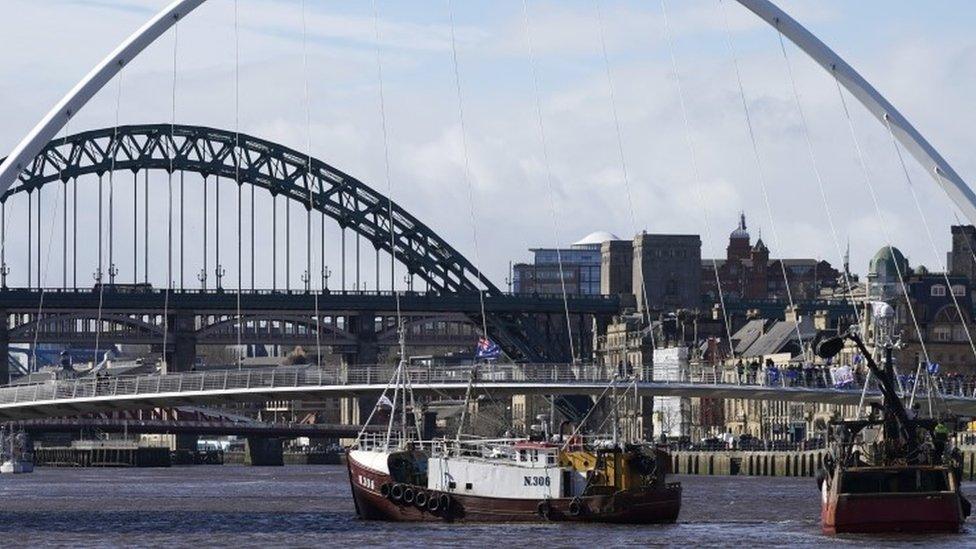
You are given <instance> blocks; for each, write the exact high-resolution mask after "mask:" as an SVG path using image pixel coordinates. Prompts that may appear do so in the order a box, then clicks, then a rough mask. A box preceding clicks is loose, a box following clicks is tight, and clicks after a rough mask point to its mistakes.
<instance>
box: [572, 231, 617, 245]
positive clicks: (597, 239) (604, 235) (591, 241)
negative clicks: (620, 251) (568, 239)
mask: <svg viewBox="0 0 976 549" xmlns="http://www.w3.org/2000/svg"><path fill="white" fill-rule="evenodd" d="M608 240H620V237H619V236H617V235H615V234H613V233H608V232H607V231H596V232H592V233H590V234H588V235H586V236H584V237H583V238H582V239H580V240H577V241H576V242H573V246H594V245H600V244H603V243H604V242H606V241H608Z"/></svg>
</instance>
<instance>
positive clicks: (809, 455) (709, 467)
mask: <svg viewBox="0 0 976 549" xmlns="http://www.w3.org/2000/svg"><path fill="white" fill-rule="evenodd" d="M961 451H962V454H963V478H964V479H966V480H976V446H965V447H962V448H961ZM826 455H827V450H824V449H821V450H805V451H785V452H767V451H756V452H745V451H723V450H719V451H678V452H672V453H671V470H672V472H673V473H674V474H681V475H713V476H753V477H813V476H815V475H816V474H817V470H819V469H820V468H821V467H822V466H823V460H824V457H825V456H826Z"/></svg>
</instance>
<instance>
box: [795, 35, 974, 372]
mask: <svg viewBox="0 0 976 549" xmlns="http://www.w3.org/2000/svg"><path fill="white" fill-rule="evenodd" d="M776 34H777V35H778V36H779V47H780V51H782V52H783V62H784V64H785V65H786V73H787V75H788V76H789V79H790V86H791V89H792V90H793V99H794V102H795V103H796V111H797V113H798V114H799V116H800V124H801V125H802V126H803V136H804V138H805V139H806V143H807V151H808V152H809V153H810V163H811V165H812V166H813V173H814V176H815V177H816V180H817V187H818V188H819V189H820V198H821V200H822V201H823V206H824V213H825V214H826V216H827V224H828V225H829V226H830V236H831V238H832V239H833V241H834V248H835V249H836V251H837V257H839V258H841V262H842V263H843V259H844V254H843V253H842V252H841V249H840V238H839V237H838V236H837V225H836V224H835V223H834V216H833V214H832V213H831V211H830V203H829V202H828V200H827V191H826V188H825V186H824V181H823V174H822V173H821V171H820V164H819V162H818V161H817V153H816V149H815V148H814V146H813V138H812V137H811V132H810V125H809V124H808V123H807V117H806V113H805V112H804V111H803V104H802V102H801V101H800V91H799V88H798V87H797V85H796V77H795V76H794V74H793V65H792V63H790V56H789V54H788V53H787V51H786V42H785V41H784V40H783V32H782V31H780V30H779V28H777V29H776ZM844 284H845V285H846V286H847V296H848V298H849V299H850V300H851V305H854V304H855V301H854V286H853V284H852V283H851V279H850V277H849V276H848V273H847V269H844ZM854 315H855V316H856V317H857V323H858V325H860V324H861V313H860V310H859V309H858V307H857V306H856V305H854ZM974 352H976V351H974ZM865 385H867V383H865Z"/></svg>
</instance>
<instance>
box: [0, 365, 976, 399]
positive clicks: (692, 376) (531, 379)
mask: <svg viewBox="0 0 976 549" xmlns="http://www.w3.org/2000/svg"><path fill="white" fill-rule="evenodd" d="M394 371H395V367H394V366H392V365H389V364H386V365H371V366H365V365H364V366H333V367H324V368H318V367H314V366H287V367H277V368H263V369H243V370H238V369H226V370H208V371H199V372H181V373H173V374H165V375H161V374H143V375H135V376H104V377H80V378H74V379H62V380H51V381H45V382H37V383H31V384H24V385H10V386H6V387H0V404H14V403H23V402H38V401H52V400H53V401H57V400H70V399H81V398H101V397H105V398H115V397H124V396H137V395H149V394H156V395H160V394H174V393H199V392H220V391H228V390H230V391H245V392H247V391H254V392H260V391H264V390H267V389H287V388H302V387H322V386H385V385H387V384H388V383H389V382H390V380H391V379H392V378H393V375H394ZM407 374H408V375H407V380H408V381H409V383H410V384H411V385H413V386H431V385H433V386H436V385H454V386H455V387H458V386H465V385H467V384H468V383H469V381H471V380H472V376H473V379H474V380H476V381H477V383H478V385H479V386H485V385H491V384H493V383H499V384H501V383H509V384H510V383H524V384H540V385H547V384H554V385H567V384H573V383H579V384H607V383H610V382H612V381H616V382H617V383H618V384H619V385H620V386H626V385H628V384H629V383H631V382H633V381H652V379H651V376H650V372H649V371H647V370H646V369H645V370H643V371H641V370H637V371H633V370H625V369H623V368H621V369H617V368H608V367H603V366H600V365H593V364H586V365H580V364H485V365H479V366H478V367H477V369H476V370H475V369H473V368H472V367H471V366H458V367H445V366H408V368H407ZM653 381H654V382H655V383H660V384H671V383H674V384H702V385H708V386H712V387H715V386H723V385H724V386H732V385H746V386H751V387H768V388H771V389H782V390H791V389H817V390H823V391H860V390H861V386H860V385H858V384H857V383H856V382H855V383H851V384H848V385H846V386H843V387H835V386H834V385H833V383H832V382H831V380H830V378H829V374H827V373H826V372H825V371H821V372H809V373H807V374H804V375H802V376H794V377H790V378H787V377H786V376H782V375H776V376H772V375H770V374H769V373H763V372H759V375H748V374H747V375H742V374H741V373H738V372H736V371H729V370H725V371H723V370H720V369H714V368H693V369H691V370H686V371H684V372H682V373H681V374H680V375H674V376H671V377H668V378H666V379H654V380H653ZM931 389H932V391H933V392H935V393H938V394H941V395H952V396H970V395H972V394H973V393H972V391H973V389H974V386H973V382H972V381H967V382H963V381H962V380H954V381H953V382H952V383H933V384H932V386H931ZM905 390H906V392H907V391H910V387H906V388H905ZM928 390H929V387H928V386H922V385H920V386H919V388H918V390H917V394H918V398H925V396H926V395H927V394H928Z"/></svg>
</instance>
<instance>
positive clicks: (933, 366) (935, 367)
mask: <svg viewBox="0 0 976 549" xmlns="http://www.w3.org/2000/svg"><path fill="white" fill-rule="evenodd" d="M928 369H929V375H930V376H934V375H935V374H938V373H939V363H938V362H929V368H928Z"/></svg>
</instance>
